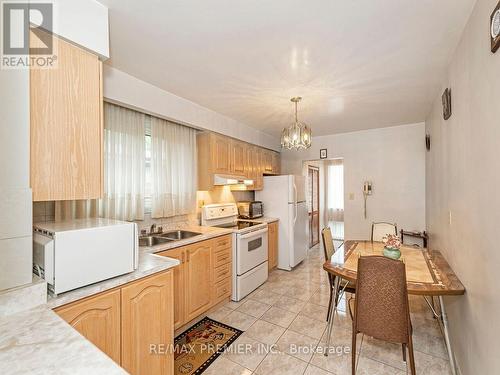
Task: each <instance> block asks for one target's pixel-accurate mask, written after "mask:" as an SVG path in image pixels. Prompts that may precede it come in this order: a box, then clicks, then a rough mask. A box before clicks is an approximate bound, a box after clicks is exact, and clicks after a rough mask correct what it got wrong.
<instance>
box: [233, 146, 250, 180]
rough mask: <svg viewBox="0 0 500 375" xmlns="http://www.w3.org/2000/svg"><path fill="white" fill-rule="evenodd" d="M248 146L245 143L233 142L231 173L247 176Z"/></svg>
mask: <svg viewBox="0 0 500 375" xmlns="http://www.w3.org/2000/svg"><path fill="white" fill-rule="evenodd" d="M245 160H246V145H245V143H243V142H238V141H235V140H232V141H231V173H234V174H238V175H241V176H243V175H245Z"/></svg>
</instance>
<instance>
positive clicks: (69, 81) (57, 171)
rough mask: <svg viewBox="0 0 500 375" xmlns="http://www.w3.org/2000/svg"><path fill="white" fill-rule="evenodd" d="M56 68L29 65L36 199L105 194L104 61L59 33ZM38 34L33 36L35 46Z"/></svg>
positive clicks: (31, 174) (31, 37) (32, 170)
mask: <svg viewBox="0 0 500 375" xmlns="http://www.w3.org/2000/svg"><path fill="white" fill-rule="evenodd" d="M53 40H54V45H55V46H57V49H56V51H57V67H56V68H54V69H37V68H36V67H32V68H31V69H30V123H31V133H30V139H31V140H30V153H31V155H30V183H31V188H32V190H33V200H34V201H54V200H73V199H92V198H99V197H102V195H103V181H104V179H103V115H102V111H103V100H102V63H101V62H100V61H99V58H98V57H97V56H96V55H94V54H92V53H90V52H88V51H86V50H84V49H82V48H79V47H76V46H75V45H73V44H71V43H68V42H66V41H64V40H62V39H60V38H58V37H56V36H54V38H53ZM38 43H40V42H39V39H38V38H37V37H35V36H33V33H32V34H31V36H30V45H31V46H32V47H36V46H37V45H38Z"/></svg>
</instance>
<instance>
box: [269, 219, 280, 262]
mask: <svg viewBox="0 0 500 375" xmlns="http://www.w3.org/2000/svg"><path fill="white" fill-rule="evenodd" d="M278 225H279V223H278V222H274V223H270V224H269V225H268V229H269V233H268V268H269V270H272V269H273V268H275V267H277V266H278Z"/></svg>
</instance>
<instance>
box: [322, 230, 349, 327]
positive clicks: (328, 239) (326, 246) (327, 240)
mask: <svg viewBox="0 0 500 375" xmlns="http://www.w3.org/2000/svg"><path fill="white" fill-rule="evenodd" d="M321 237H322V238H323V250H324V253H325V261H329V260H331V259H332V256H333V254H335V251H336V250H335V245H334V243H333V236H332V231H331V229H330V227H325V228H323V230H322V231H321ZM327 274H328V282H329V283H330V300H329V302H328V312H327V314H326V321H327V322H328V316H329V311H330V309H331V308H332V299H333V288H334V285H335V276H333V275H332V274H331V273H329V272H327ZM342 290H343V291H344V292H347V293H352V294H354V293H355V292H356V287H355V286H354V285H353V284H351V283H349V284H347V285H345V284H344V285H340V286H339V292H340V291H342ZM340 297H342V296H341V295H340V293H337V301H338V299H340Z"/></svg>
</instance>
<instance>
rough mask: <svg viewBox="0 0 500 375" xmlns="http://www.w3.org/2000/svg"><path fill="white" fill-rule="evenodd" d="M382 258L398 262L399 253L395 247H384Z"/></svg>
mask: <svg viewBox="0 0 500 375" xmlns="http://www.w3.org/2000/svg"><path fill="white" fill-rule="evenodd" d="M384 256H385V257H387V258H391V259H395V260H398V259H399V258H401V251H399V249H398V248H395V247H384Z"/></svg>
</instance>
